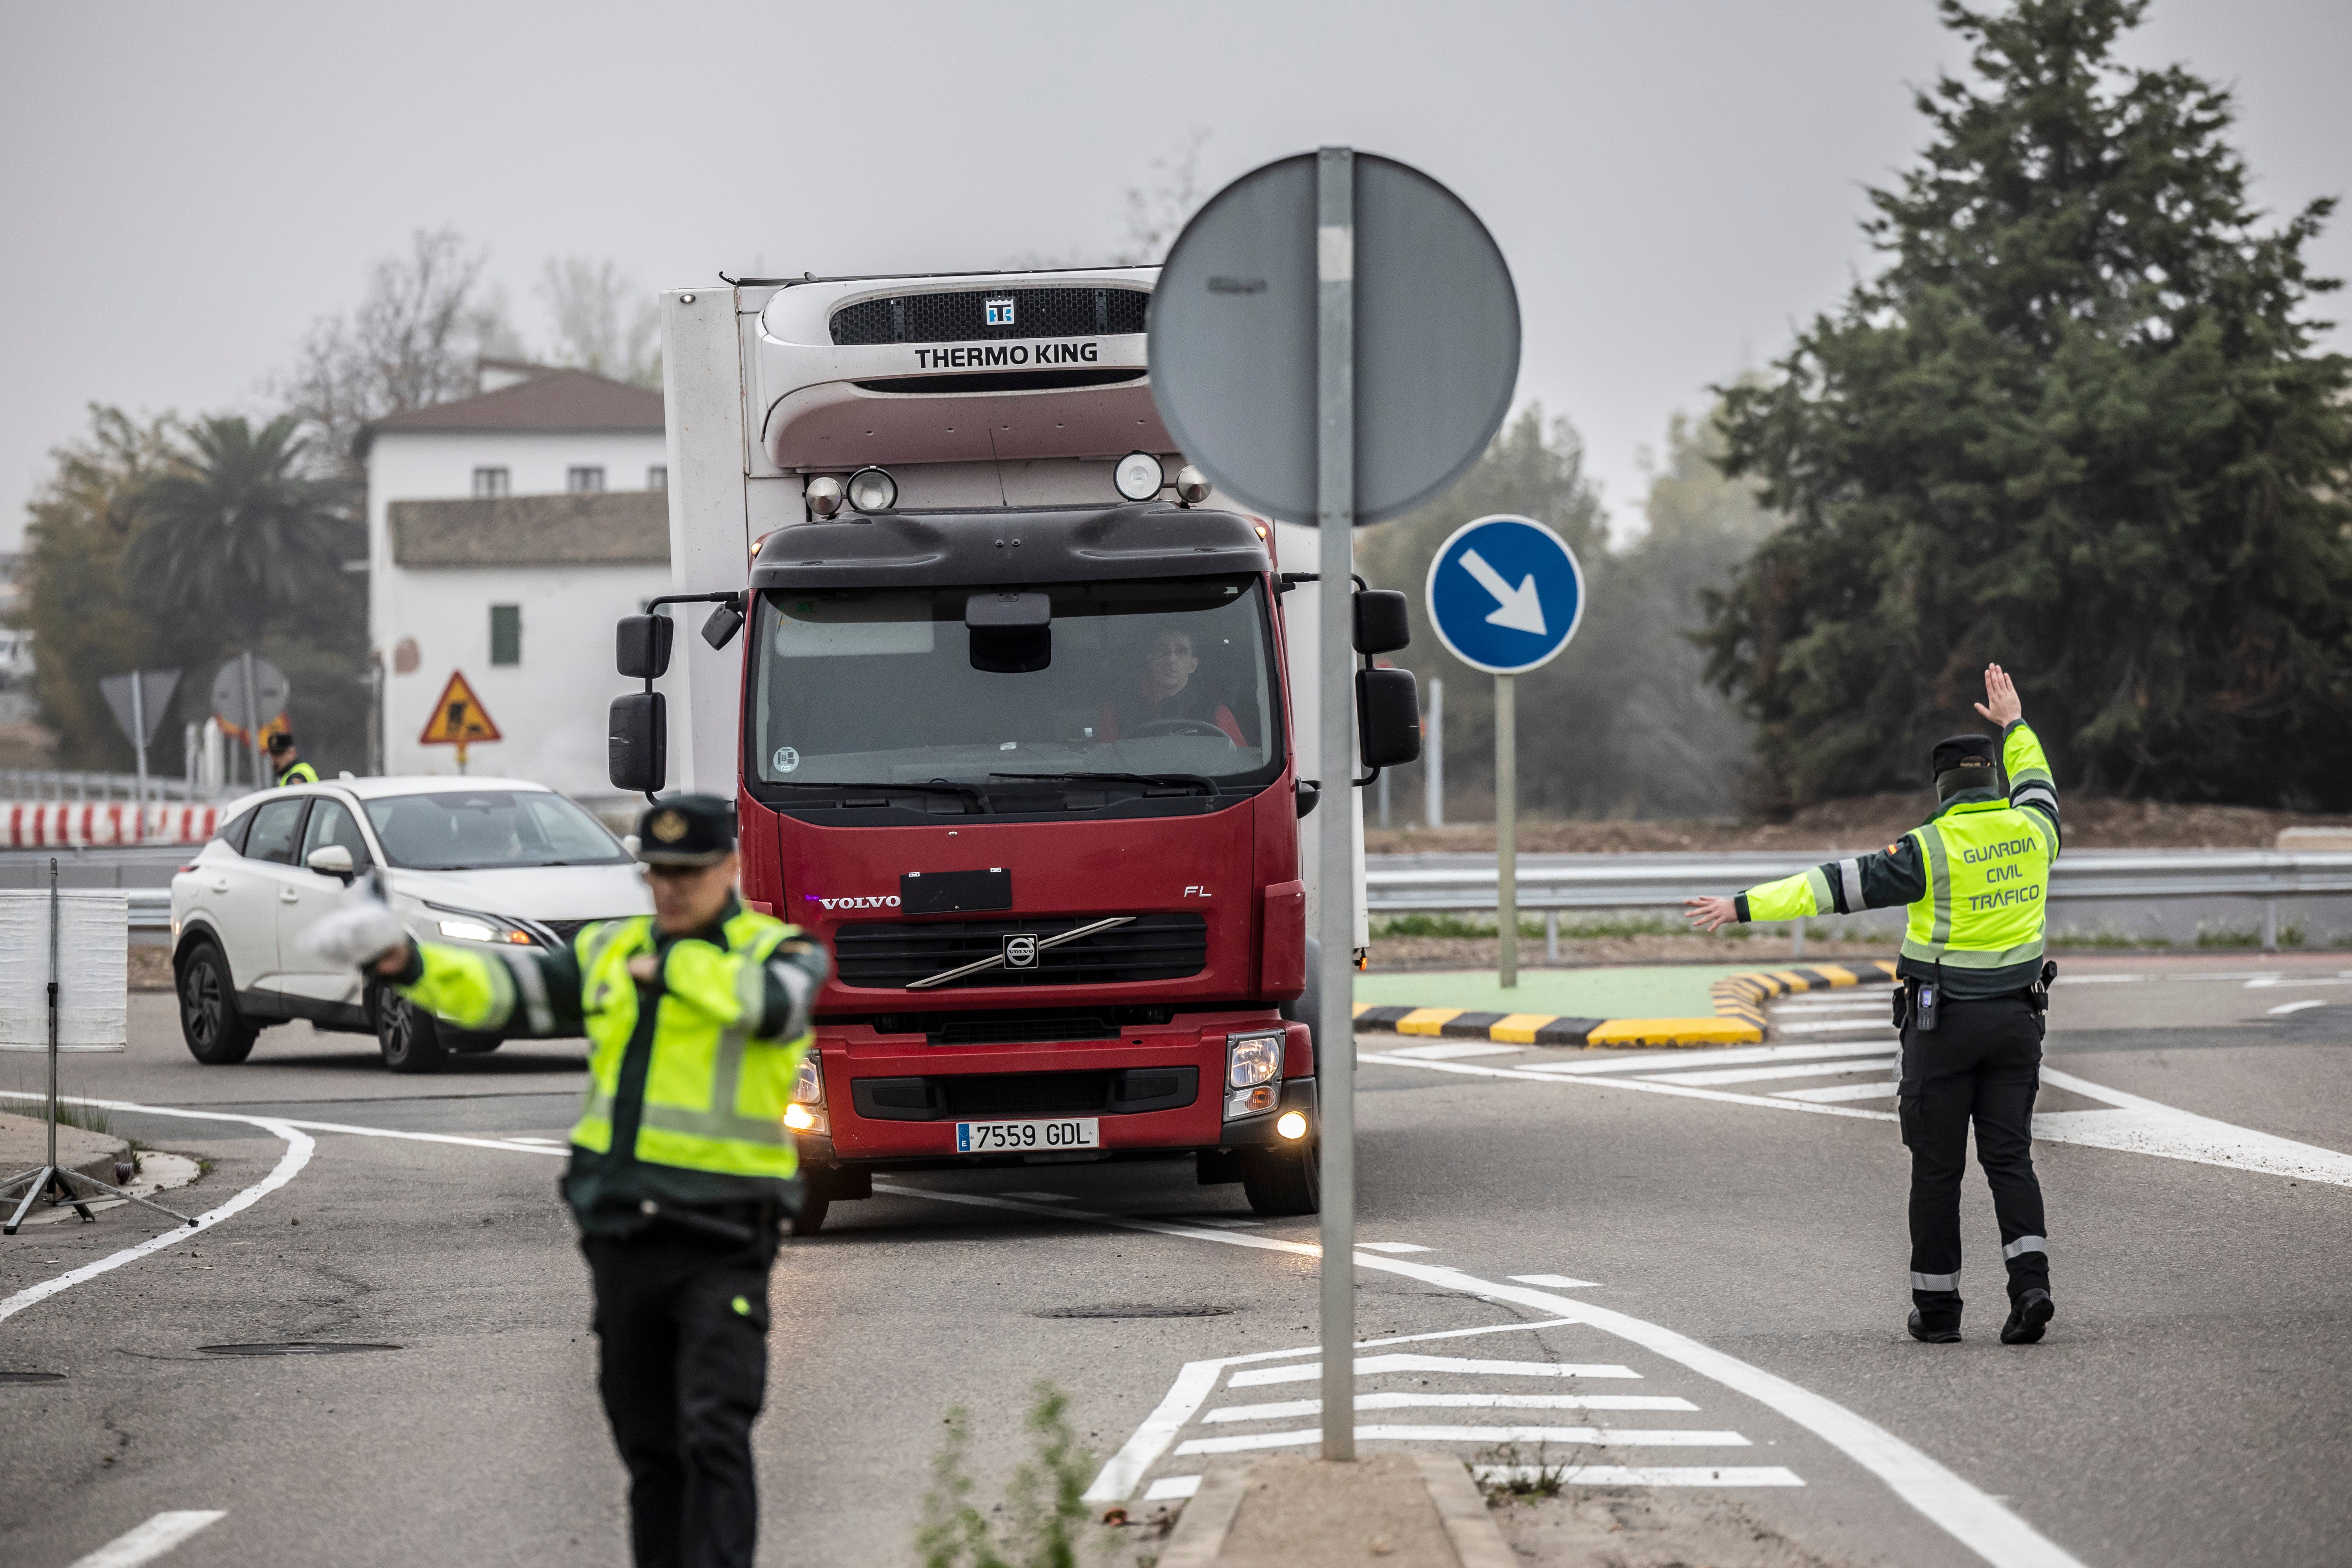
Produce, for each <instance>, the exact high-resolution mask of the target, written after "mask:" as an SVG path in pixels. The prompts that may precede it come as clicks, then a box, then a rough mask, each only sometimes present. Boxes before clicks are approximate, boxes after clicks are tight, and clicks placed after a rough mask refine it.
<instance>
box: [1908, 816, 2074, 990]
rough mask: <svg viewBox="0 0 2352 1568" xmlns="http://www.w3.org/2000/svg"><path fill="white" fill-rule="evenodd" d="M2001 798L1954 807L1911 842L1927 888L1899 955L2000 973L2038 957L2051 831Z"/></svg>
mask: <svg viewBox="0 0 2352 1568" xmlns="http://www.w3.org/2000/svg"><path fill="white" fill-rule="evenodd" d="M2037 816H2038V814H2036V813H2031V812H2024V811H2019V810H2017V809H2015V808H2014V807H2012V806H2011V805H2009V804H2008V803H2006V802H2003V801H1985V802H1971V803H1969V804H1968V805H1958V806H1955V807H1952V808H1951V809H1950V810H1948V811H1946V812H1944V813H1942V814H1941V815H1940V816H1937V817H1936V818H1935V820H1933V821H1931V822H1928V823H1927V824H1926V825H1924V826H1920V827H1916V828H1914V829H1913V830H1912V833H1911V837H1914V838H1916V839H1917V840H1918V841H1919V847H1920V850H1921V851H1922V853H1923V854H1924V856H1925V858H1926V860H1927V890H1926V891H1924V892H1923V893H1921V894H1920V896H1919V898H1918V899H1917V900H1916V901H1914V902H1913V903H1912V905H1911V907H1910V919H1909V921H1908V923H1907V926H1906V930H1905V932H1904V936H1903V956H1904V957H1906V958H1908V959H1913V960H1916V961H1917V962H1920V963H1942V964H1944V965H1946V966H1947V967H1949V968H1955V969H2001V968H2006V967H2008V966H2009V965H2011V964H2016V963H2030V962H2032V961H2033V960H2035V959H2038V958H2040V957H2041V956H2042V931H2043V923H2044V916H2045V913H2046V910H2045V909H2044V905H2045V904H2046V903H2047V901H2048V897H2049V890H2050V859H2051V848H2052V847H2051V843H2050V834H2049V832H2048V830H2047V826H2046V825H2045V824H2043V823H2042V822H2040V821H2038V820H2036V818H2037Z"/></svg>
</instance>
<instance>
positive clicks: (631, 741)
mask: <svg viewBox="0 0 2352 1568" xmlns="http://www.w3.org/2000/svg"><path fill="white" fill-rule="evenodd" d="M652 618H653V617H652V616H631V617H630V619H631V620H650V619H652ZM627 624H628V622H626V621H624V622H623V623H622V625H624V626H626V625H627ZM664 651H665V653H667V649H665V650H664ZM624 673H625V672H624ZM604 771H605V773H607V774H608V775H610V777H611V778H612V781H613V787H614V789H617V790H626V791H627V792H628V793H630V794H631V795H653V794H656V793H657V792H658V791H659V790H660V789H661V787H662V785H663V784H665V783H666V782H667V779H668V777H669V707H668V704H667V702H666V701H665V700H664V699H663V697H662V694H661V693H660V692H658V691H632V692H630V693H629V694H628V695H627V696H625V697H615V698H614V699H613V706H612V709H611V710H610V712H609V715H608V719H607V723H606V726H605V737H604Z"/></svg>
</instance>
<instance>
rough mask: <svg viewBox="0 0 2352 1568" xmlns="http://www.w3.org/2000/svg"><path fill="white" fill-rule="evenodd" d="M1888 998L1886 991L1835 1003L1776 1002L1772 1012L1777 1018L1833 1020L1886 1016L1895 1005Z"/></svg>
mask: <svg viewBox="0 0 2352 1568" xmlns="http://www.w3.org/2000/svg"><path fill="white" fill-rule="evenodd" d="M1887 996H1888V993H1886V992H1885V991H1874V992H1872V993H1870V994H1868V995H1864V996H1842V997H1840V998H1838V999H1837V1000H1836V1001H1833V1002H1828V1001H1824V1002H1775V1003H1774V1004H1772V1009H1771V1011H1772V1016H1774V1017H1775V1018H1832V1017H1836V1016H1839V1015H1841V1014H1845V1013H1879V1014H1884V1013H1885V1011H1886V1010H1887V1009H1888V1008H1889V1007H1891V1006H1892V1005H1894V1004H1893V1003H1891V1002H1889V1001H1888V1000H1887Z"/></svg>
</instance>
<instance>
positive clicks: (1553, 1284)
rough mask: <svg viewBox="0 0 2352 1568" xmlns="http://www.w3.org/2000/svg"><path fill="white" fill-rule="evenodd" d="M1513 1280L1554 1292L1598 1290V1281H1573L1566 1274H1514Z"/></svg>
mask: <svg viewBox="0 0 2352 1568" xmlns="http://www.w3.org/2000/svg"><path fill="white" fill-rule="evenodd" d="M1511 1278H1512V1279H1516V1280H1517V1281H1518V1282H1519V1283H1520V1284H1522V1285H1542V1286H1545V1287H1547V1288H1549V1289H1554V1290H1596V1289H1600V1287H1601V1281H1600V1280H1598V1279H1570V1278H1569V1277H1568V1276H1567V1275H1565V1274H1514V1275H1512V1276H1511Z"/></svg>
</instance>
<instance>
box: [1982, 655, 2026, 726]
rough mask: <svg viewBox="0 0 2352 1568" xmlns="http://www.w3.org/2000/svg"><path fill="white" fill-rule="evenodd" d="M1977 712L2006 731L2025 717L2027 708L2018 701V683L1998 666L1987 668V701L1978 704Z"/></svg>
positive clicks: (1993, 665)
mask: <svg viewBox="0 0 2352 1568" xmlns="http://www.w3.org/2000/svg"><path fill="white" fill-rule="evenodd" d="M1977 711H1978V712H1979V713H1981V714H1983V715H1984V716H1985V717H1986V718H1987V719H1990V721H1993V722H1994V723H1996V724H1998V725H2000V727H2001V728H2002V729H2004V730H2006V729H2007V728H2009V726H2011V724H2014V723H2016V722H2017V721H2019V720H2020V719H2022V718H2024V717H2025V707H2024V705H2023V704H2022V703H2021V702H2019V701H2018V700H2017V683H2016V682H2015V681H2012V680H2011V679H2010V678H2009V671H2007V670H2005V669H2003V668H2001V667H2000V666H1999V665H1997V664H1989V665H1986V666H1985V700H1983V701H1982V702H1979V703H1978V704H1977Z"/></svg>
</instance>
